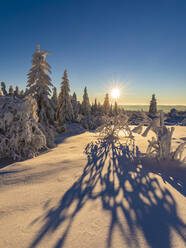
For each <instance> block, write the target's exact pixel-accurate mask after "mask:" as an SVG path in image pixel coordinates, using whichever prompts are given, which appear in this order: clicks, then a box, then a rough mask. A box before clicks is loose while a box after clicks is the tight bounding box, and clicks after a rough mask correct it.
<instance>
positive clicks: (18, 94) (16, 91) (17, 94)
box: [14, 86, 20, 97]
mask: <svg viewBox="0 0 186 248" xmlns="http://www.w3.org/2000/svg"><path fill="white" fill-rule="evenodd" d="M14 95H15V96H17V97H19V96H20V90H19V87H18V86H16V88H15V91H14Z"/></svg>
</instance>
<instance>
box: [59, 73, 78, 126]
mask: <svg viewBox="0 0 186 248" xmlns="http://www.w3.org/2000/svg"><path fill="white" fill-rule="evenodd" d="M73 118H74V114H73V108H72V103H71V96H70V85H69V79H68V74H67V70H65V71H64V75H63V77H62V82H61V92H60V94H59V100H58V109H57V121H58V123H59V124H63V123H66V122H70V121H72V120H73Z"/></svg>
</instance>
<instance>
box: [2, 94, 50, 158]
mask: <svg viewBox="0 0 186 248" xmlns="http://www.w3.org/2000/svg"><path fill="white" fill-rule="evenodd" d="M46 143H47V141H46V136H45V134H44V132H43V131H42V130H41V126H40V125H39V123H38V116H37V103H36V101H35V100H34V99H33V98H32V97H26V98H24V99H19V98H13V97H9V96H0V158H3V157H10V158H12V159H14V160H22V159H26V158H32V157H34V156H36V155H38V152H39V151H40V150H41V149H45V148H47V144H46Z"/></svg>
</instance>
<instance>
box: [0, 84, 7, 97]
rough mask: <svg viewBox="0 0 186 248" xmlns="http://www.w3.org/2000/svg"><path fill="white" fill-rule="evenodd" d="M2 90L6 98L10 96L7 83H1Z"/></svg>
mask: <svg viewBox="0 0 186 248" xmlns="http://www.w3.org/2000/svg"><path fill="white" fill-rule="evenodd" d="M1 90H2V92H3V95H4V96H7V95H8V93H7V90H6V84H5V82H1Z"/></svg>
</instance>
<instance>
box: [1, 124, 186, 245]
mask: <svg viewBox="0 0 186 248" xmlns="http://www.w3.org/2000/svg"><path fill="white" fill-rule="evenodd" d="M152 135H153V132H151V131H150V132H149V134H148V137H142V136H141V135H138V134H135V138H136V145H137V146H138V149H139V151H141V152H144V151H145V150H146V148H147V146H148V142H147V140H148V139H149V137H151V136H152ZM185 138H186V127H177V126H176V127H175V132H174V134H173V139H174V140H173V147H174V148H176V147H177V146H178V145H179V144H180V143H182V142H183V141H184V139H185ZM183 155H184V156H185V155H186V150H184V154H183ZM174 163H176V164H174ZM174 163H171V162H170V163H167V164H158V163H157V164H156V163H152V161H150V160H147V161H144V162H142V161H141V164H140V161H136V160H135V158H134V153H133V151H131V150H128V149H127V148H126V147H124V146H122V139H121V143H117V144H116V145H113V144H110V146H108V145H107V144H106V143H104V142H98V141H97V136H96V135H95V133H92V132H84V133H81V134H77V135H73V136H68V135H66V136H62V135H61V136H59V137H58V146H57V147H56V148H54V149H51V150H50V151H49V152H47V153H43V154H41V155H40V156H38V157H35V158H33V159H30V160H26V161H23V162H17V163H13V164H10V165H8V166H6V165H3V163H1V164H0V168H1V169H0V192H1V198H0V199H1V200H0V201H1V204H0V247H5V248H12V247H19V248H25V247H29V248H33V247H41V248H43V247H47V248H53V247H55V248H59V247H65V248H78V247H81V248H89V247H90V248H92V247H99V248H104V247H114V248H115V247H116V248H121V247H122V248H123V247H126V248H128V247H130V248H133V247H134V248H136V247H140V248H146V247H152V248H161V247H162V248H183V247H185V241H186V200H185V192H186V185H185V183H186V180H185V179H186V173H185V172H186V165H185V164H181V163H180V164H179V163H178V162H174ZM163 166H164V167H163Z"/></svg>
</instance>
